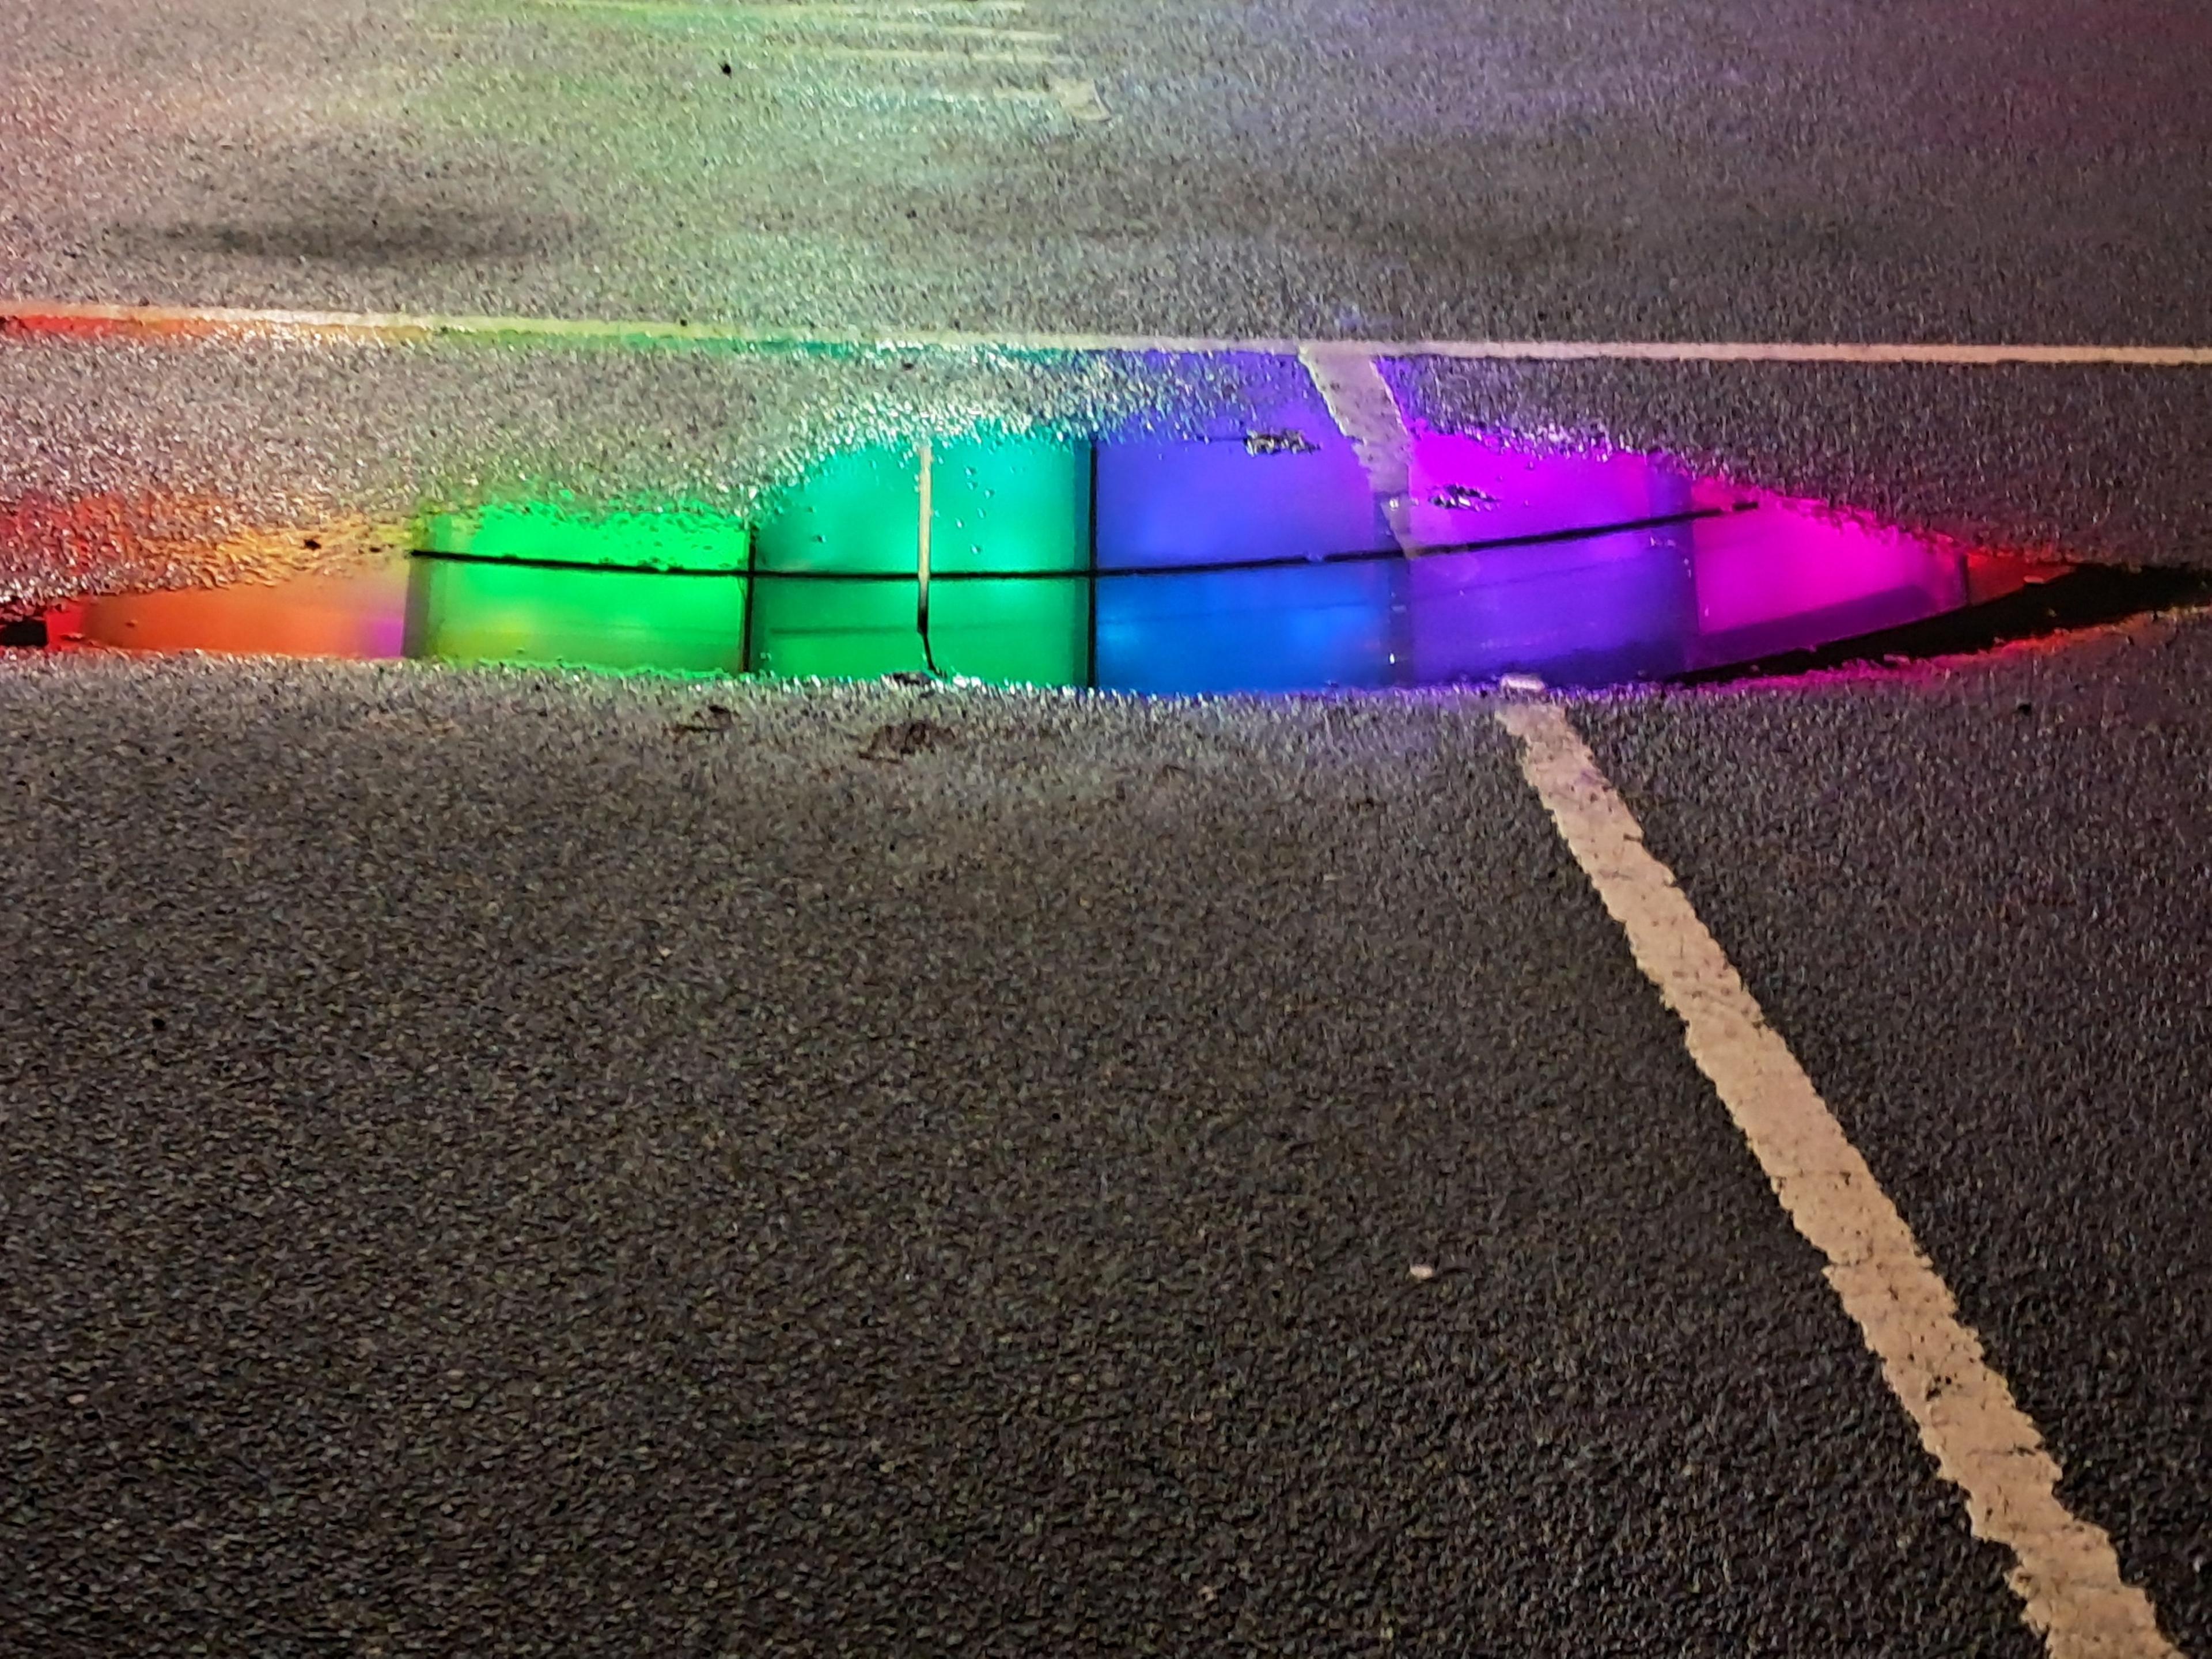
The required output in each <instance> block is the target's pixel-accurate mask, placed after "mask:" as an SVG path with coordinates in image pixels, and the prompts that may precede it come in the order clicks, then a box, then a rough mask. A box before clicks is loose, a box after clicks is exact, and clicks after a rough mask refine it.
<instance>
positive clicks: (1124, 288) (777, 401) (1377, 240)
mask: <svg viewBox="0 0 2212 1659" xmlns="http://www.w3.org/2000/svg"><path fill="white" fill-rule="evenodd" d="M976 16H978V17H981V18H983V20H984V21H980V22H979V21H974V20H973V19H969V21H961V22H956V23H950V24H948V23H946V22H945V21H944V19H943V18H942V17H940V16H939V15H937V14H915V15H894V14H890V13H882V12H878V11H873V10H871V9H869V8H867V7H860V8H848V9H847V10H846V11H844V12H843V13H836V12H835V10H834V9H822V8H817V9H815V10H814V11H813V12H811V13H806V12H803V10H802V9H796V8H794V9H778V8H775V7H768V8H762V7H757V6H756V7H750V8H745V7H738V8H730V7H716V6H713V5H704V4H702V5H689V4H686V3H683V0H671V3H667V4H631V3H626V0H557V3H556V0H425V3H421V4H417V5H414V6H411V7H405V8H393V7H390V6H387V5H384V4H381V3H377V4H371V3H368V0H334V3H317V4H314V5H307V4H305V3H302V0H242V3H241V0H179V3H174V4H168V5H164V6H161V7H159V8H154V7H149V5H147V4H146V3H144V0H88V3H86V4H85V5H82V6H73V7H70V8H52V7H46V8H35V7H17V8H15V9H12V10H10V11H9V13H8V15H5V16H0V204H4V205H0V295H6V296H8V297H10V298H33V299H38V298H47V299H60V300H99V301H122V302H131V303H137V302H146V301H152V302H161V303H175V304H182V305H210V304H242V305H261V306H278V307H300V306H308V307H336V308H338V309H341V310H364V309H367V310H380V309H393V308H396V309H401V310H408V309H413V310H432V311H461V312H493V313H522V314H536V315H546V316H556V317H599V318H620V317H648V318H658V319H701V320H720V321H727V322H735V323H738V324H743V325H761V326H768V327H782V328H789V329H792V330H794V331H798V332H799V333H802V334H804V333H805V332H806V331H809V330H822V329H830V330H836V329H847V328H858V329H863V330H866V329H896V328H900V327H908V328H925V329H945V328H951V329H964V330H968V331H975V332H980V333H982V334H986V335H989V334H992V333H993V332H994V331H1009V330H1042V331H1050V332H1066V331H1078V332H1081V331H1091V330H1100V329H1105V330H1114V331H1135V332H1138V333H1141V334H1148V335H1149V334H1154V333H1197V334H1202V335H1206V336H1213V337H1221V336H1228V337H1246V336H1264V337H1308V336H1320V337H1341V336H1350V337H1386V338H1388V337H1398V338H1407V337H1412V338H1420V337H1432V338H1452V337H1494V336H1504V337H1537V338H1555V339H1591V338H1597V339H1607V338H1628V339H1690V340H1697V339H1743V338H1752V339H1759V338H1772V339H1785V340H1814V341H1821V340H1845V341H1850V340H1894V339H1903V340H1911V341H1936V342H1942V341H1955V340H1966V341H1999V342H2002V341H2023V340H2025V341H2053V342H2060V343H2107V344H2110V343H2121V344H2124V343H2139V342H2169V343H2170V342H2179V343H2203V342H2205V341H2208V340H2212V299H2209V298H2208V294H2207V290H2206V288H2205V283H2204V278H2203V259H2202V258H2201V252H2202V249H2203V247H2204V246H2206V245H2207V242H2208V240H2212V187H2208V185H2207V183H2206V181H2207V180H2208V179H2212V168H2208V167H2207V166H2206V165H2205V161H2206V155H2207V149H2208V143H2212V93H2208V91H2207V90H2206V88H2205V87H2204V86H2203V84H2202V83H2201V82H2202V77H2200V76H2198V75H2197V70H2196V65H2197V63H2198V62H2199V61H2200V60H2201V58H2203V54H2204V52H2205V51H2206V50H2207V49H2208V48H2212V21H2208V19H2207V18H2205V17H2203V16H2200V15H2196V14H2195V13H2192V12H2187V11H2185V9H2181V8H2178V7H2175V6H2173V5H2171V4H2166V3H2160V0H2121V3H2112V0H2098V3H2090V0H2058V3H2053V0H2034V3H2033V4H2030V3H2028V0H1993V3H1990V4H1984V5H1980V6H1977V7H1975V8H1972V9H1971V10H1970V11H1966V12H1962V11H1961V10H1960V9H1959V8H1958V7H1957V6H1956V5H1954V4H1950V3H1939V0H1911V3H1906V4H1896V5H1886V6H1883V7H1880V8H1867V7H1859V8H1855V9H1849V10H1848V11H1839V10H1838V9H1837V8H1835V7H1833V6H1830V5H1821V4H1810V3H1804V0H1789V3H1781V4H1778V3H1774V0H1718V3H1712V4H1699V5H1695V6H1687V5H1672V6H1658V7H1653V6H1650V5H1629V4H1626V3H1622V0H1575V3H1573V4H1571V5H1565V6H1563V5H1560V4H1559V3H1556V0H1501V3H1497V4H1491V5H1486V6H1484V7H1483V8H1481V9H1480V10H1479V11H1472V12H1471V11H1470V10H1469V9H1468V8H1466V7H1465V6H1463V5H1460V4H1457V3H1450V4H1447V3H1445V0H1375V3H1361V4H1357V5H1352V4H1346V3H1342V0H1291V3H1271V4H1269V5H1267V6H1265V7H1260V6H1249V5H1233V4H1224V3H1218V0H1217V3H1206V4H1196V3H1190V0H1178V3H1174V4H1161V3H1157V0H1144V3H1142V4H1131V3H1120V0H1117V3H1108V4H1085V5H1084V6H1082V7H1074V6H1069V5H1065V4H1062V3H1060V0H1028V3H1024V0H1006V3H1004V4H1000V5H994V6H992V7H988V8H986V9H985V10H984V11H982V12H978V13H977V14H976ZM802 17H803V18H804V19H805V20H806V21H800V20H801V19H802ZM918 20H919V21H918ZM1074 83H1082V84H1088V85H1091V86H1093V87H1094V88H1095V89H1096V90H1097V93H1098V94H1099V96H1100V97H1101V98H1102V99H1103V103H1104V106H1105V109H1106V110H1107V112H1108V114H1109V118H1108V119H1106V120H1104V121H1103V122H1100V121H1079V120H1076V119H1073V118H1071V117H1070V115H1069V114H1068V113H1067V112H1066V109H1064V108H1063V107H1062V106H1061V104H1060V102H1058V101H1056V100H1055V97H1054V94H1051V93H1050V92H1049V91H1048V90H1047V89H1048V88H1050V87H1052V86H1054V85H1062V84H1074ZM4 347H5V349H0V492H4V494H5V495H6V496H8V497H10V498H20V497H23V496H26V495H32V496H52V497H58V498H64V499H68V498H74V497H76V496H80V495H82V494H83V493H85V492H86V491H87V490H89V489H128V490H131V491H135V492H141V493H143V492H149V491H153V492H159V491H167V492H169V493H172V494H176V493H183V494H187V495H197V496H198V497H200V498H203V499H212V498H215V497H221V498H222V499H224V500H226V501H232V502H234V503H238V502H252V503H254V504H257V505H266V504H274V505H276V506H289V507H291V508H293V509H295V511H296V512H301V513H304V512H306V511H307V510H308V509H309V508H310V507H312V509H313V511H316V512H322V511H325V510H327V509H329V508H330V507H331V506H332V505H333V504H334V505H335V507H336V509H337V510H340V511H364V512H366V511H373V510H382V509H383V508H384V507H386V505H387V504H388V501H389V500H390V498H391V497H392V496H394V495H404V496H407V497H408V498H409V505H410V506H411V505H412V504H413V503H414V502H416V501H420V500H421V499H422V498H423V497H424V496H425V495H435V494H436V493H438V492H439V490H440V489H442V488H446V487H448V486H453V485H455V484H457V483H458V484H459V485H469V484H472V483H476V484H483V485H487V486H488V485H490V484H495V483H499V482H501V480H506V479H512V478H514V477H518V476H527V477H530V478H532V479H533V480H535V481H537V482H538V483H544V484H546V485H548V486H550V487H555V488H562V489H575V490H578V491H581V492H585V493H587V494H588V493H598V494H602V495H620V494H623V493H625V492H629V493H633V494H635V493H637V492H640V491H652V490H655V489H682V490H684V491H687V492H689V493H690V494H691V495H696V496H699V497H702V498H705V499H720V497H722V496H723V495H729V494H731V493H732V492H734V493H735V494H737V495H743V494H744V491H745V490H746V489H748V488H750V486H752V485H754V484H756V483H759V482H760V481H761V480H762V478H763V477H764V476H765V475H766V474H767V473H769V472H770V471H774V463H775V460H776V459H777V458H779V457H787V455H788V453H789V452H790V451H791V450H792V448H793V447H794V446H797V447H806V446H808V445H818V444H820V443H822V442H823V441H829V440H830V439H833V438H834V436H835V435H836V432H837V431H839V430H840V429H843V430H847V431H850V430H854V429H858V428H866V427H869V426H871V425H872V426H874V427H877V428H893V429H897V430H900V431H902V432H906V433H908V434H911V433H913V432H915V431H918V430H927V429H942V428H945V427H948V426H957V425H959V424H961V423H963V422H970V421H975V420H1011V421H1015V422H1026V421H1032V420H1036V419H1041V418H1054V417H1056V416H1063V415H1066V414H1068V413H1070V412H1071V411H1074V412H1077V413H1082V414H1103V415H1106V416H1110V415H1111V414H1112V413H1113V412H1114V411H1115V410H1116V409H1118V408H1119V407H1121V404H1122V403H1123V402H1124V401H1125V399H1124V398H1123V395H1122V394H1123V393H1124V392H1127V389H1128V388H1127V386H1125V385H1122V384H1121V374H1120V373H1119V371H1118V370H1115V369H1112V368H1109V369H1106V370H1103V371H1101V370H1098V369H1097V368H1095V367H1094V368H1081V369H1071V368H1069V366H1067V365H1066V364H1059V365H1051V366H1040V365H1035V364H1027V365H1024V364H1009V363H1006V362H981V363H977V362H965V361H963V362H950V363H933V364H924V365H920V366H917V367H916V368H911V369H909V368H906V367H904V364H903V363H902V362H900V361H896V360H889V359H871V360H868V361H865V362H860V363H858V364H852V365H846V366H844V367H842V368H829V367H826V366H824V365H823V364H822V363H820V362H806V363H801V364H798V365H793V364H789V363H781V364H770V365H767V366H761V365H748V364H744V363H737V364H732V362H729V361H728V360H726V359H715V358H713V357H702V356H698V355H692V356H684V355H682V354H675V353H669V352H653V353H647V354H643V355H642V356H638V355H635V354H623V353H621V352H619V351H613V350H599V351H596V352H592V351H586V352H577V351H574V350H568V351H562V350H548V351H544V352H542V353H539V354H536V356H534V357H533V356H532V355H531V354H525V353H519V352H514V351H507V352H501V351H498V350H492V349H477V350H472V351H471V350H461V351H459V352H454V351H446V352H442V353H441V352H440V351H438V350H435V349H417V350H401V349H386V350H381V351H379V350H365V349H358V348H356V349H320V350H311V349H304V348H301V347H299V346H297V345H291V346H284V345H276V346H264V347H261V348H258V349H252V348H245V347H238V346H225V347H211V346H205V345H201V346H191V347H186V346H183V345H179V344H174V343H171V344H167V345H152V346H149V345H145V344H143V343H142V344H141V345H139V346H137V347H130V346H126V345H125V344H122V343H115V342H106V343H100V342H88V341H83V340H77V341H73V342H70V343H66V344H57V343H52V342H48V343H44V344H43V345H41V346H39V347H36V348H34V347H33V346H32V345H30V344H27V343H24V342H22V341H21V340H15V341H12V342H5V343H4ZM1154 367H1155V368H1156V369H1157V368H1158V366H1154ZM1187 367H1188V366H1185V368H1187ZM1183 372H1184V370H1183V368H1175V369H1174V370H1173V371H1172V372H1171V373H1170V374H1167V375H1166V376H1165V378H1168V379H1173V378H1176V375H1179V374H1182V373H1183ZM902 377H904V378H903V379H902ZM1162 378H1163V376H1162V375H1161V374H1158V373H1155V374H1152V380H1154V381H1158V380H1160V379H1162ZM1407 378H1408V380H1409V381H1410V380H1419V381H1421V382H1422V383H1423V391H1422V393H1421V395H1420V396H1419V398H1415V399H1413V401H1415V402H1416V403H1418V404H1419V405H1420V407H1421V409H1422V410H1423V412H1424V413H1425V414H1426V415H1428V416H1431V417H1432V418H1435V419H1437V420H1438V421H1440V422H1443V423H1445V424H1464V423H1470V422H1485V421H1505V422H1510V423H1512V424H1515V425H1516V426H1519V427H1520V428H1523V429H1535V430H1551V429H1559V430H1565V431H1567V432H1571V433H1579V434H1590V433H1599V434H1604V435H1611V436H1613V437H1614V438H1616V439H1618V440H1619V441H1621V442H1623V443H1627V444H1632V445H1634V446H1638V447H1644V446H1655V447H1662V448H1668V449H1674V450H1679V451H1682V452H1684V453H1691V454H1693V455H1698V456H1701V457H1707V458H1711V459H1715V460H1717V461H1718V462H1720V463H1722V464H1723V465H1724V466H1725V467H1726V468H1727V469H1728V470H1729V471H1733V472H1735V473H1736V474H1737V475H1738V476H1739V477H1742V478H1743V479H1744V480H1745V481H1747V482H1752V483H1767V484H1772V485H1776V486H1779V487H1784V488H1788V489H1794V490H1797V491H1799V492H1801V493H1803V494H1807V495H1814V496H1818V497H1820V498H1823V499H1826V500H1832V501H1838V502H1839V503H1841V504H1843V505H1844V506H1846V507H1856V508H1859V509H1863V510H1866V511H1871V512H1875V513H1881V514H1884V515H1887V516H1891V517H1895V518H1899V519H1901V520H1906V521H1908V522H1911V523H1913V524H1915V525H1927V526H1938V527H1942V528H1946V529H1949V530H1954V531H1957V532H1962V533H1965V534H1966V535H1969V536H1971V537H1972V538H1976V539H1981V540H1990V541H1995V542H1997V543H2000V544H2026V545H2028V546H2030V547H2033V548H2035V549H2037V550H2048V549H2051V548H2054V547H2055V548H2058V549H2063V550H2069V551H2073V552H2076V553H2080V554H2082V555H2085V556H2094V557H2102V558H2116V559H2123V560H2131V561H2148V562H2190V563H2199V564H2202V563H2205V562H2208V561H2212V553H2208V551H2207V550H2208V548H2212V536H2208V534H2207V531H2208V525H2207V520H2206V517H2205V507H2204V504H2203V490H2202V489H2201V488H2199V484H2198V481H2199V480H2201V478H2202V477H2203V471H2204V467H2205V465H2206V462H2207V454H2206V442H2207V440H2206V436H2205V435H2206V433H2207V432H2208V431H2212V423H2208V422H2207V420H2206V418H2205V410H2204V407H2203V391H2202V386H2203V384H2204V382H2203V375H2202V374H2201V373H2200V372H2197V371H2183V372H2174V371H2157V370H2153V371H2144V370H2139V369H2124V370H2112V369H2104V370H2087V371H2052V370H2034V371H2001V372H1990V371H1983V370H1974V371H1961V370H1956V369H1946V370H1935V371H1929V370H1905V369H1884V370H1878V371H1826V370H1823V371H1815V372H1808V371H1805V370H1802V369H1771V368H1770V369H1756V368H1727V369H1722V368H1696V367H1682V366H1673V367H1669V368H1663V369H1658V370H1649V369H1645V370H1627V369H1619V368H1583V369H1575V370H1538V371H1516V372H1512V373H1510V374H1509V373H1504V372H1500V371H1463V370H1445V369H1438V370H1434V371H1433V372H1431V371H1430V370H1426V369H1418V368H1417V369H1415V370H1412V371H1409V372H1408V376H1407ZM291 521H294V520H291V519H288V520H287V522H291Z"/></svg>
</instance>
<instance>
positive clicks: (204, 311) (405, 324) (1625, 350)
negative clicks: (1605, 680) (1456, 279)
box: [0, 92, 2212, 368]
mask: <svg viewBox="0 0 2212 1659" xmlns="http://www.w3.org/2000/svg"><path fill="white" fill-rule="evenodd" d="M1036 95H1037V96H1038V97H1041V98H1049V97H1053V96H1054V94H1051V93H1049V92H1040V93H1038V94H1036ZM11 322H12V323H15V324H16V325H20V326H22V327H25V328H31V329H50V330H52V331H57V332H59V331H66V330H68V329H69V328H70V325H106V326H107V327H110V328H115V329H131V328H142V329H144V330H147V331H149V332H165V331H166V332H191V331H201V332H238V333H254V332H265V333H276V334H336V335H346V336H353V337H363V338H367V337H376V336H386V337H391V338H393V339H410V340H412V339H421V338H423V337H428V336H434V335H453V336H468V335H483V336H490V337H501V338H530V337H539V338H544V339H551V340H564V341H574V342H592V341H598V342H603V343H605V344H608V345H623V344H628V343H632V342H636V343H645V342H647V341H652V342H654V343H666V344H680V343H684V342H687V341H689V342H692V343H697V344H699V345H702V346H722V347H730V346H738V347H751V348H753V349H757V350H762V351H775V350H787V351H804V350H811V349H817V348H819V347H823V346H849V347H852V348H854V349H858V350H880V351H933V350H934V351H1026V352H1083V351H1118V352H1131V353H1138V354H1149V355H1156V356H1204V355H1209V354H1215V353H1223V352H1227V353H1251V354H1255V355H1259V356H1278V357H1295V356H1299V355H1300V354H1302V353H1304V352H1306V351H1309V350H1316V349H1319V350H1327V351H1330V352H1342V353H1346V354H1349V355H1352V356H1365V357H1375V358H1395V357H1449V358H1457V359H1461V360H1463V361H1468V362H1672V363H1871V364H1895V365H1912V364H1924V365H1929V366H1934V367H1945V368H2017V367H2031V368H2033V367H2041V368H2212V346H2133V345H2102V346H2094V345H1974V344H1952V345H1941V344H1917V345H1850V344H1831V345H1821V344H1812V343H1800V342H1795V341H1787V340H1779V341H1767V342H1764V343H1759V342H1744V341H1707V342H1702V343H1701V342H1697V341H1669V340H1613V341H1603V340H1421V339H1408V340H1331V339H1316V338H1311V337H1298V336H1293V335H1274V336H1255V337H1237V336H1234V335H1223V336H1212V335H1197V334H1045V333H1024V332H1020V331H1006V332H1002V333H979V332H975V331H967V330H959V329H929V328H920V329H908V328H880V329H787V328H761V327H758V326H756V325H750V324H744V323H722V322H690V321H678V320H675V319H663V318H646V317H639V318H613V317H610V318H594V317H534V316H492V315H482V316H479V315H471V314H465V313H407V312H344V311H305V310H292V309H250V308H245V307H230V306H162V305H143V306H121V305H107V304H103V303H100V302H96V301H72V300H36V299H14V300H8V299H0V324H5V323H11Z"/></svg>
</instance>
